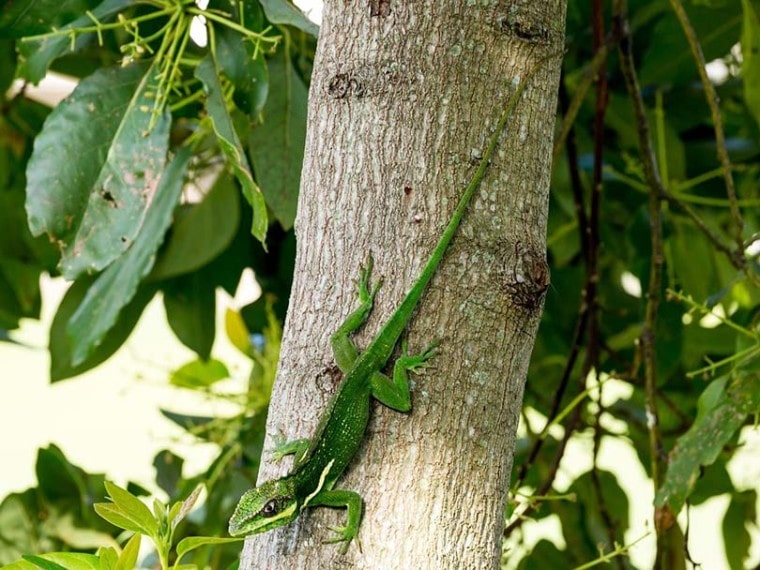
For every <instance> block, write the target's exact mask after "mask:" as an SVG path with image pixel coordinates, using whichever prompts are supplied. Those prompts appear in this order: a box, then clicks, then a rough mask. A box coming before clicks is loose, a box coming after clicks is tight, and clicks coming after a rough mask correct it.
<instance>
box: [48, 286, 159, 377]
mask: <svg viewBox="0 0 760 570" xmlns="http://www.w3.org/2000/svg"><path fill="white" fill-rule="evenodd" d="M91 284H92V280H91V279H84V280H82V279H80V280H77V281H76V282H75V283H74V284H73V285H72V286H71V287H69V290H68V291H67V292H66V295H65V296H64V297H63V300H62V301H61V304H60V305H59V306H58V311H57V312H56V314H55V317H54V318H53V323H52V325H51V326H50V341H49V349H50V380H51V382H58V381H59V380H65V379H66V378H71V377H72V376H77V375H79V374H82V373H84V372H86V371H88V370H90V369H92V368H94V367H95V366H97V365H98V364H100V363H101V362H103V361H105V360H107V359H108V358H110V357H111V355H113V354H114V353H115V352H116V351H117V350H119V348H121V346H122V345H123V344H124V341H126V340H127V338H128V337H129V335H130V333H131V332H132V330H133V329H134V328H135V325H136V324H137V321H138V320H139V319H140V315H142V312H143V309H145V306H146V305H147V304H148V302H149V301H150V300H151V299H152V298H153V295H154V294H155V292H156V288H155V287H141V288H140V289H138V291H137V294H136V295H135V296H134V298H133V299H132V300H131V301H130V302H129V304H128V305H127V306H126V307H124V308H123V309H122V310H121V312H120V313H119V316H118V319H117V321H116V324H114V326H113V327H111V329H110V330H109V331H108V332H107V333H106V335H105V336H104V337H103V341H102V342H101V343H100V344H99V345H98V346H97V348H95V350H93V352H92V353H91V354H90V355H89V356H88V357H87V358H86V359H85V360H84V361H83V362H82V363H81V364H78V365H77V366H74V365H72V363H71V347H70V345H69V338H68V336H67V334H66V326H67V325H68V323H69V320H70V319H71V316H72V315H73V314H74V312H75V311H76V310H77V307H78V306H79V305H80V303H81V302H82V300H83V299H84V297H85V295H86V294H87V290H88V288H89V287H90V285H91Z"/></svg>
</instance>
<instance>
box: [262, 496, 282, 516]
mask: <svg viewBox="0 0 760 570" xmlns="http://www.w3.org/2000/svg"><path fill="white" fill-rule="evenodd" d="M282 505H283V503H282V502H281V501H280V500H279V499H272V500H270V501H268V502H267V503H266V504H265V505H264V506H263V507H262V509H261V514H262V515H264V516H265V517H273V516H274V515H276V514H277V513H278V512H280V509H281V508H282Z"/></svg>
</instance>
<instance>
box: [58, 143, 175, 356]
mask: <svg viewBox="0 0 760 570" xmlns="http://www.w3.org/2000/svg"><path fill="white" fill-rule="evenodd" d="M189 160H190V150H189V149H187V148H183V149H182V150H180V152H179V153H178V154H177V156H175V157H174V159H173V160H172V161H171V163H169V165H168V167H167V168H166V171H165V172H164V175H163V177H162V178H161V182H160V183H159V186H158V190H157V191H156V196H155V198H154V199H153V202H152V203H151V204H150V208H149V210H148V213H147V215H146V218H145V223H144V225H143V228H142V230H141V232H140V234H139V235H138V236H137V239H136V240H135V242H134V243H133V244H132V247H130V248H129V250H128V251H127V252H126V253H125V254H124V255H123V256H122V257H120V258H119V259H118V260H117V261H116V262H115V263H113V264H112V265H111V266H110V267H109V268H108V269H106V270H105V271H104V272H103V273H102V274H101V275H100V276H99V277H98V278H97V280H96V281H95V283H93V284H92V286H91V287H90V288H89V289H88V291H87V295H86V296H85V298H84V300H83V301H82V303H81V305H79V308H78V309H77V310H76V312H75V313H74V314H73V315H72V317H71V320H70V321H69V323H68V325H67V327H66V332H67V334H68V336H69V339H70V341H71V363H72V365H73V366H78V365H79V364H81V363H83V362H84V361H85V359H86V358H87V357H88V356H89V355H90V354H91V353H92V351H93V350H94V349H95V348H96V347H97V346H98V345H100V344H101V342H102V341H103V339H104V337H105V335H106V333H107V332H108V331H109V330H111V328H112V327H113V326H114V324H115V323H116V321H117V318H118V316H119V313H120V312H121V309H122V308H123V307H125V306H126V305H127V304H128V303H129V301H130V300H132V298H133V297H134V295H135V293H136V292H137V286H138V284H139V283H140V281H141V280H142V278H143V277H145V276H146V275H147V274H148V273H149V272H150V270H151V268H152V267H153V263H154V261H155V256H156V251H157V250H158V247H159V246H160V245H161V242H162V241H163V239H164V234H165V233H166V230H167V228H168V227H169V224H170V222H171V218H172V212H173V211H174V207H175V206H176V205H177V201H178V200H179V196H180V193H181V191H182V186H183V181H184V175H185V170H186V168H187V163H188V161H189Z"/></svg>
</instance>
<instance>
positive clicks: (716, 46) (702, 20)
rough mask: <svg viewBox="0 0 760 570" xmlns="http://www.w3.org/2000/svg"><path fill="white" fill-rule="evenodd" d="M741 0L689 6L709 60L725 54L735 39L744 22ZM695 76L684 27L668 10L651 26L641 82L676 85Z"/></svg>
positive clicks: (645, 83)
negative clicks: (740, 11)
mask: <svg viewBox="0 0 760 570" xmlns="http://www.w3.org/2000/svg"><path fill="white" fill-rule="evenodd" d="M738 4H739V3H738V0H729V1H728V2H724V3H722V4H721V5H720V6H716V7H705V6H694V5H688V6H686V11H687V12H688V16H689V20H690V21H691V24H692V26H693V27H694V29H695V31H696V34H697V37H698V38H699V43H700V45H701V47H702V51H703V52H704V56H705V60H706V61H712V60H713V59H715V58H717V57H723V56H725V55H726V54H727V53H728V52H729V50H730V49H731V46H733V45H734V44H735V43H736V38H737V37H738V36H739V32H740V30H739V26H740V25H741V20H740V18H741V16H740V15H739V9H738V8H739V6H738ZM696 76H697V67H696V63H695V61H694V57H693V56H692V54H691V51H690V49H689V46H688V43H687V41H686V37H685V36H684V33H683V28H682V27H681V24H680V23H679V22H678V19H677V18H676V17H675V15H674V14H673V13H672V12H671V11H666V12H664V15H663V17H661V18H660V20H659V22H658V23H657V25H655V26H654V27H653V28H652V31H651V38H650V39H649V44H648V49H647V50H646V52H645V54H644V57H643V61H642V64H641V74H640V82H641V85H642V86H648V85H651V84H669V85H673V84H679V83H685V82H688V81H691V80H693V79H694V78H696Z"/></svg>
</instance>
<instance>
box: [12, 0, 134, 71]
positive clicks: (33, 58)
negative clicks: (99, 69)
mask: <svg viewBox="0 0 760 570" xmlns="http://www.w3.org/2000/svg"><path fill="white" fill-rule="evenodd" d="M82 3H84V2H82ZM131 3H132V0H105V1H104V2H102V3H101V4H100V5H98V6H97V7H96V8H93V9H92V11H91V12H92V15H93V16H95V18H97V19H98V20H99V21H101V22H104V21H107V20H110V19H111V18H113V17H114V16H116V15H117V14H118V13H119V12H120V11H121V10H123V9H124V8H125V7H127V6H128V5H129V4H131ZM19 4H22V3H21V2H19ZM36 4H37V5H39V4H52V6H49V7H48V8H47V9H48V10H51V9H52V10H55V9H56V8H58V7H60V6H61V4H62V3H61V2H60V0H53V1H52V2H50V1H49V0H48V1H46V2H44V3H43V2H39V1H38V2H36ZM74 13H75V14H77V15H79V14H81V13H82V11H80V10H77V11H76V12H74ZM40 16H41V17H42V18H47V19H48V22H49V23H48V25H46V26H45V27H44V28H39V27H36V26H34V28H36V32H37V33H48V32H50V31H52V30H53V28H54V27H55V26H54V22H50V20H49V15H48V14H41V15H40ZM92 24H93V22H92V19H91V18H90V17H89V16H87V15H83V16H81V17H79V18H77V19H76V20H74V21H73V22H69V23H68V24H66V25H65V26H59V27H57V29H59V30H69V29H72V28H83V27H88V26H92ZM26 31H27V32H29V31H31V30H30V29H29V28H27V29H26ZM24 35H27V34H24ZM93 36H94V34H93V33H90V34H82V35H79V36H78V37H77V38H76V39H75V40H74V43H73V50H71V48H72V42H71V38H70V37H69V36H68V35H66V34H62V35H56V36H51V37H48V38H44V39H40V40H21V41H19V42H18V43H17V45H18V50H19V56H20V61H21V64H20V65H19V69H18V75H19V77H23V78H25V79H28V80H29V81H31V82H32V83H38V82H39V81H40V80H41V79H42V78H43V77H44V76H45V73H47V70H48V68H49V67H50V64H51V63H53V61H54V60H55V59H56V58H58V57H59V56H61V55H63V54H64V53H65V52H66V51H67V50H71V51H79V50H81V49H82V48H83V47H85V46H86V45H87V44H89V43H90V41H91V40H92V38H93Z"/></svg>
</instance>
